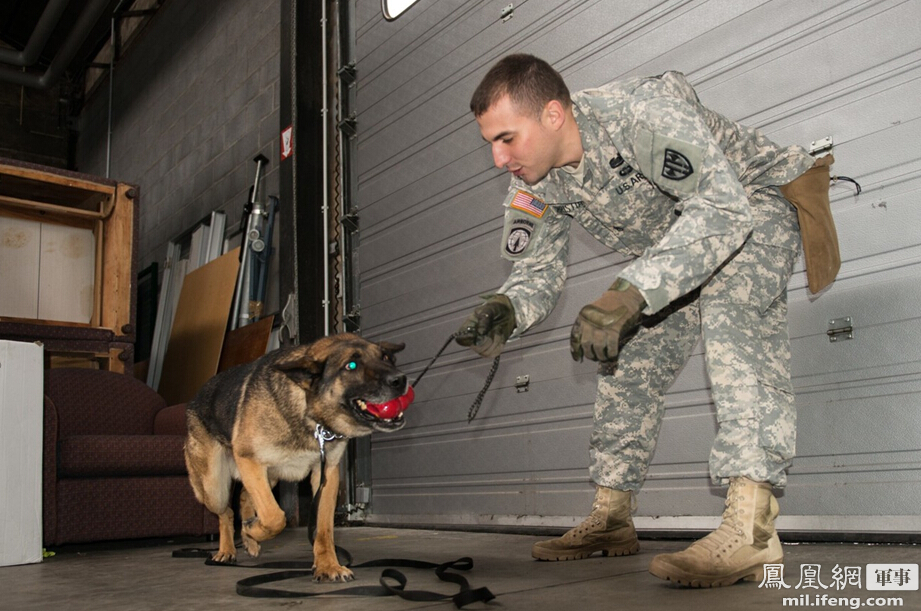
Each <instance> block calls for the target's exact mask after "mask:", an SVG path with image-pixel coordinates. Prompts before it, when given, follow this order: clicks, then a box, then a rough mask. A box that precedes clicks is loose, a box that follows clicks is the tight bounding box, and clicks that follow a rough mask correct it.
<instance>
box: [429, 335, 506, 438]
mask: <svg viewBox="0 0 921 611" xmlns="http://www.w3.org/2000/svg"><path fill="white" fill-rule="evenodd" d="M457 336H458V334H457V333H452V334H451V335H449V336H448V340H447V341H446V342H445V343H444V346H442V347H441V350H439V351H438V353H437V354H436V355H435V356H434V357H433V358H432V360H431V361H429V364H428V365H426V366H425V369H423V370H422V373H420V374H419V375H418V376H417V377H416V381H415V382H413V388H415V387H416V385H417V384H419V380H421V379H422V376H424V375H425V372H426V371H428V370H429V367H431V366H432V365H434V364H435V361H436V360H437V359H438V357H439V356H441V353H442V352H444V351H445V349H447V347H448V346H449V345H450V344H451V342H452V341H454V339H455V338H456V337H457ZM500 356H501V355H498V354H497V355H496V358H494V359H493V361H492V367H490V369H489V373H487V374H486V383H485V384H483V388H482V389H481V390H480V392H479V393H478V394H477V396H476V399H474V401H473V405H471V406H470V411H468V412H467V424H470V423H471V422H472V421H473V419H474V418H476V415H477V412H478V411H480V405H481V404H482V403H483V397H485V396H486V391H487V390H489V385H490V384H492V379H493V378H494V377H496V371H497V370H498V369H499V357H500Z"/></svg>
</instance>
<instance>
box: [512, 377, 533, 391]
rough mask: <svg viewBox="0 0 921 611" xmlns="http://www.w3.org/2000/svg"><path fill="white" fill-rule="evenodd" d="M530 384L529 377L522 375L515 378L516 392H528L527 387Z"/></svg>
mask: <svg viewBox="0 0 921 611" xmlns="http://www.w3.org/2000/svg"><path fill="white" fill-rule="evenodd" d="M530 384H531V376H529V375H523V376H518V377H517V378H515V389H516V390H517V391H518V392H528V386H530Z"/></svg>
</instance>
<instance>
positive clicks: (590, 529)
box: [531, 486, 640, 560]
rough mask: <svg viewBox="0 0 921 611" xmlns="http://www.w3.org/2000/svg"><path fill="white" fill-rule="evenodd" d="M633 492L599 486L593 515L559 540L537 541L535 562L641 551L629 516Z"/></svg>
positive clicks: (624, 554) (534, 553)
mask: <svg viewBox="0 0 921 611" xmlns="http://www.w3.org/2000/svg"><path fill="white" fill-rule="evenodd" d="M632 498H633V493H632V492H630V491H626V492H625V491H622V490H614V489H613V488H603V487H601V486H598V489H597V491H596V492H595V502H594V503H593V504H592V514H591V515H590V516H588V517H587V518H586V519H585V521H584V522H582V523H581V524H579V525H578V526H576V527H575V528H573V529H572V530H570V531H568V532H567V533H566V534H564V535H563V536H562V537H560V538H559V539H552V540H550V541H540V542H538V543H535V544H534V546H533V547H532V548H531V555H532V556H533V557H535V558H537V559H538V560H579V559H580V558H588V557H589V556H591V555H592V554H594V553H595V552H599V551H600V552H601V553H602V555H604V556H627V555H630V554H635V553H636V552H638V551H639V549H640V544H639V541H637V539H636V530H634V528H633V518H632V517H631V516H630V512H631V506H630V505H631V501H632Z"/></svg>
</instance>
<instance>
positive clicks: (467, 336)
mask: <svg viewBox="0 0 921 611" xmlns="http://www.w3.org/2000/svg"><path fill="white" fill-rule="evenodd" d="M515 325H516V322H515V308H514V307H513V306H512V302H511V301H510V300H509V298H508V297H506V296H505V295H490V296H488V297H486V303H484V304H483V305H481V306H479V307H477V308H476V309H475V310H474V311H473V312H471V313H470V315H469V316H468V317H467V318H466V319H465V320H464V322H463V324H461V326H460V329H458V330H457V333H455V336H454V341H456V342H457V343H458V344H460V345H461V346H464V347H469V348H470V349H471V350H473V351H474V352H476V353H477V354H479V355H480V356H483V357H487V358H492V357H495V356H498V355H499V353H501V352H502V347H503V346H505V342H507V341H508V338H509V337H510V336H511V335H512V331H514V330H515Z"/></svg>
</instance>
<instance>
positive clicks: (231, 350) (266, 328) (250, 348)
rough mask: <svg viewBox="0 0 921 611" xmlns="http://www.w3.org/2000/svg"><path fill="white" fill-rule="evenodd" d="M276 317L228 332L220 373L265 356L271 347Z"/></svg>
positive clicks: (222, 352)
mask: <svg viewBox="0 0 921 611" xmlns="http://www.w3.org/2000/svg"><path fill="white" fill-rule="evenodd" d="M274 321H275V317H274V316H267V317H266V318H262V319H260V320H258V321H256V322H254V323H250V324H248V325H246V326H243V327H239V328H237V329H234V330H233V331H228V332H227V337H226V338H225V339H224V349H223V350H222V351H221V362H220V364H219V365H218V368H217V370H218V371H224V370H225V369H230V368H231V367H236V366H237V365H244V364H246V363H251V362H253V361H255V360H256V359H258V358H259V357H260V356H262V355H264V354H265V352H266V349H267V348H268V347H269V337H270V336H271V335H272V323H273V322H274Z"/></svg>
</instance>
